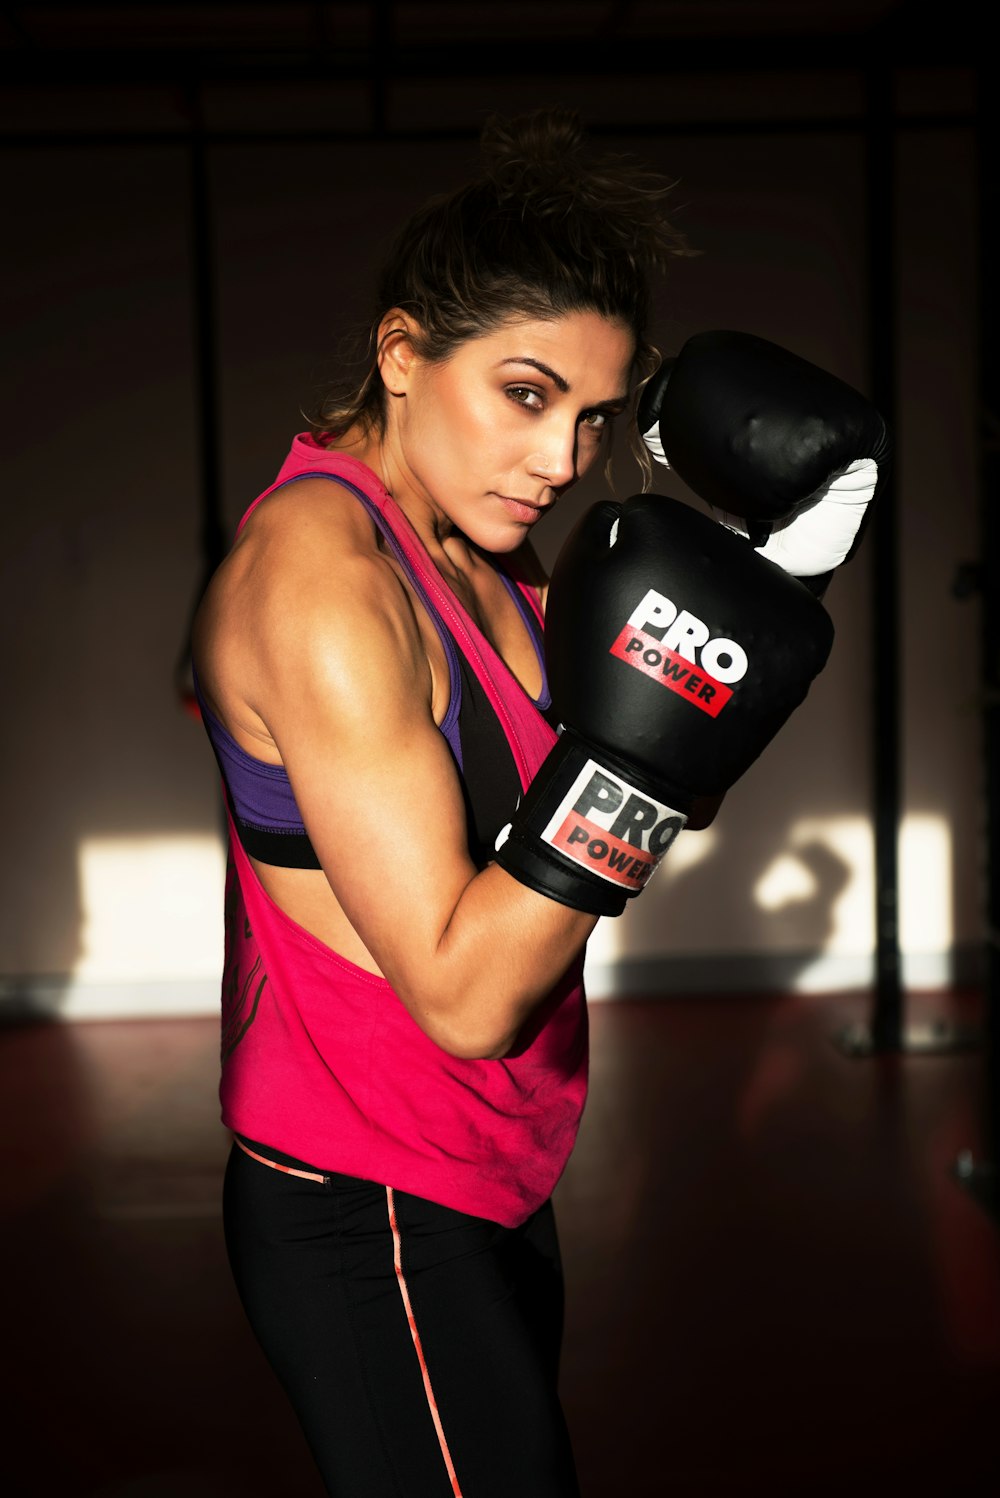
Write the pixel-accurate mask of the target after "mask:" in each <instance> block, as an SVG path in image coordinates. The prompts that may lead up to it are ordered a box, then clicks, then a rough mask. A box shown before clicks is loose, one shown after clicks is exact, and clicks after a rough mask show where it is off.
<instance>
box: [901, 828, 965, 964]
mask: <svg viewBox="0 0 1000 1498" xmlns="http://www.w3.org/2000/svg"><path fill="white" fill-rule="evenodd" d="M952 856H953V855H952V846H951V828H950V827H949V825H948V823H947V822H946V821H945V819H944V817H928V816H908V817H904V818H903V824H902V827H901V828H900V834H899V940H900V946H901V947H902V948H903V950H904V951H905V952H947V951H948V949H949V948H950V946H951V944H952V941H953V939H954V921H953V901H954V893H953V890H952V879H951V865H952Z"/></svg>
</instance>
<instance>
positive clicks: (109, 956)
mask: <svg viewBox="0 0 1000 1498" xmlns="http://www.w3.org/2000/svg"><path fill="white" fill-rule="evenodd" d="M78 856H79V876H80V894H81V904H82V908H83V924H82V932H81V937H82V949H83V950H82V956H81V957H80V960H79V961H78V963H77V965H76V967H75V969H74V971H73V977H74V979H76V980H77V981H82V982H103V981H112V982H116V981H130V980H136V981H147V980H154V981H160V980H168V979H178V978H181V979H187V978H192V979H198V978H216V979H217V978H218V976H219V974H220V973H221V971H222V949H223V931H222V919H223V910H222V901H223V890H224V886H225V875H226V855H225V850H224V848H223V846H222V844H221V843H220V841H219V839H218V838H215V837H209V836H201V837H197V836H187V837H183V836H178V837H115V838H88V839H86V840H85V841H84V842H83V843H81V845H80V849H79V855H78Z"/></svg>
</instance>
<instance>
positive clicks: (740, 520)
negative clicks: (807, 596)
mask: <svg viewBox="0 0 1000 1498" xmlns="http://www.w3.org/2000/svg"><path fill="white" fill-rule="evenodd" d="M636 420H637V422H638V426H639V431H640V432H641V434H642V437H643V441H644V442H645V444H646V446H647V448H648V449H649V451H650V452H651V453H652V455H653V456H654V458H656V459H657V461H658V462H661V463H664V464H665V465H666V466H667V467H668V468H672V469H673V470H674V472H675V473H677V474H678V475H679V476H680V477H681V478H682V479H683V480H684V482H685V483H686V484H688V485H689V486H690V487H691V488H692V489H693V490H694V492H695V493H696V494H697V495H698V496H699V497H700V498H701V499H703V500H705V501H706V502H707V503H708V504H709V505H710V506H711V508H712V511H713V513H714V514H715V517H716V519H718V520H719V521H721V523H722V524H723V525H726V526H728V527H729V528H730V529H731V530H735V531H736V532H737V533H738V534H741V535H743V536H744V537H745V538H747V539H749V541H750V543H751V544H752V545H753V546H754V547H755V548H756V549H757V550H758V551H759V552H760V553H761V555H762V556H764V557H766V558H767V559H768V560H769V561H773V562H777V564H778V565H779V566H780V567H783V568H784V570H785V571H786V572H790V573H791V574H792V576H793V577H798V578H800V579H801V580H802V581H803V582H804V583H805V584H806V586H807V587H808V588H810V589H811V591H812V592H814V593H815V594H816V595H817V597H822V595H823V592H824V591H825V589H826V586H827V584H828V583H829V580H830V577H831V575H832V573H833V570H834V569H835V568H836V567H839V566H840V564H841V563H842V562H845V561H847V560H848V559H849V558H850V557H852V556H853V555H854V552H855V551H856V550H857V547H858V543H859V541H860V540H861V536H862V533H863V531H864V528H865V525H866V522H867V518H868V515H869V513H870V506H871V503H872V501H873V500H874V498H875V496H876V494H877V493H878V490H879V488H880V487H881V486H882V484H883V482H884V479H885V475H886V473H887V472H888V463H889V456H890V445H891V444H890V439H889V433H888V431H887V429H886V425H885V422H884V421H883V420H882V417H881V416H880V415H879V413H878V411H877V410H876V409H875V407H874V406H873V405H872V404H871V402H870V401H868V400H866V398H865V397H864V396H863V395H861V394H860V393H859V392H858V391H857V390H854V389H853V388H852V387H851V386H850V385H847V384H845V383H844V381H843V380H839V379H837V377H836V376H835V375H831V374H828V373H827V372H826V371H825V370H822V369H819V368H818V367H817V366H816V365H815V364H810V363H809V362H808V360H806V359H801V358H799V356H798V355H797V354H793V353H790V352H789V350H788V349H784V348H781V347H780V346H779V345H778V344H776V343H769V342H768V341H767V340H766V339H764V338H757V337H755V336H754V335H753V334H750V333H727V332H715V333H699V334H697V335H696V336H695V337H693V338H689V339H688V341H687V342H686V343H685V344H684V346H683V347H682V349H681V351H680V353H679V354H678V355H677V357H676V358H675V359H668V360H665V361H664V363H663V364H662V365H661V366H660V368H659V370H658V371H657V373H656V374H655V375H654V376H653V378H652V379H651V380H650V381H649V382H648V384H647V385H646V386H645V388H644V390H643V392H642V396H641V398H640V401H639V407H638V410H637V413H636Z"/></svg>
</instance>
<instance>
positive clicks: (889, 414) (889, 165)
mask: <svg viewBox="0 0 1000 1498" xmlns="http://www.w3.org/2000/svg"><path fill="white" fill-rule="evenodd" d="M894 86H895V78H894V73H893V68H892V65H891V61H890V59H889V54H888V52H887V50H886V47H885V45H884V44H883V45H882V46H881V47H880V48H876V52H875V55H874V57H873V59H872V61H871V62H870V63H869V64H868V67H867V68H866V72H865V87H866V121H865V147H866V151H865V155H866V163H865V164H866V189H867V192H866V196H867V222H868V284H869V298H870V310H869V319H868V321H869V338H870V349H869V358H870V366H871V398H872V400H873V402H874V403H875V405H876V406H877V407H878V409H879V410H880V411H881V413H882V415H883V416H884V418H885V420H886V422H887V423H888V425H889V428H890V430H891V431H892V433H893V434H894V436H895V435H897V432H898V427H897V420H896V416H897V405H898V402H897V389H896V304H895V298H896V287H895V275H894V244H895V217H896V160H895V156H896V151H895V146H896V141H895V134H896V131H895V100H894ZM895 469H896V465H895V464H893V465H892V467H891V469H890V472H889V474H888V477H887V481H886V482H885V484H884V487H883V488H882V490H881V491H880V493H879V499H878V503H877V505H876V506H875V509H874V512H873V515H872V521H871V529H872V536H871V539H872V586H873V592H872V633H873V647H874V648H873V655H872V658H873V660H876V661H878V663H879V669H878V673H877V678H876V681H875V683H874V697H873V701H872V733H873V793H874V832H875V986H874V998H873V1010H872V1019H871V1044H872V1048H873V1049H874V1050H876V1051H893V1050H899V1049H900V1048H901V1046H902V1031H903V996H902V983H901V974H900V954H899V883H898V881H899V870H898V848H899V822H900V801H901V794H900V730H899V716H900V686H899V683H900V672H901V660H900V643H899V568H898V540H897V535H898V528H897V517H896V509H897V506H896V489H897V486H896V478H895Z"/></svg>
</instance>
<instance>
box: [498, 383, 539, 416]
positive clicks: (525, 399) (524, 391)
mask: <svg viewBox="0 0 1000 1498" xmlns="http://www.w3.org/2000/svg"><path fill="white" fill-rule="evenodd" d="M506 389H507V394H508V396H509V397H510V399H511V400H512V401H516V402H517V404H518V405H519V406H527V407H528V409H529V411H540V410H541V409H542V404H543V402H542V397H541V396H540V395H539V393H538V391H537V390H532V388H531V386H530V385H508V386H507V387H506Z"/></svg>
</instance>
